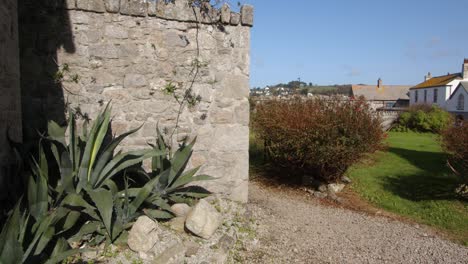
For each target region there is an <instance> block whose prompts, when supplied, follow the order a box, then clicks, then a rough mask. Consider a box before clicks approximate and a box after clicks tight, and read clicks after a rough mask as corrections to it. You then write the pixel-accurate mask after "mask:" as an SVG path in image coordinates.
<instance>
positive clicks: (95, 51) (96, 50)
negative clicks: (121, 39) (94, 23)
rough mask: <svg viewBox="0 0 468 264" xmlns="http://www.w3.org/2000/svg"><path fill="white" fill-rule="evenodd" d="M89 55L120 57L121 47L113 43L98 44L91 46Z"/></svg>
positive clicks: (108, 57)
mask: <svg viewBox="0 0 468 264" xmlns="http://www.w3.org/2000/svg"><path fill="white" fill-rule="evenodd" d="M88 52H89V55H90V56H91V57H98V58H104V59H118V58H119V55H120V50H119V47H118V46H116V45H113V44H97V45H91V46H89V50H88Z"/></svg>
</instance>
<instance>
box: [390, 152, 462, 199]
mask: <svg viewBox="0 0 468 264" xmlns="http://www.w3.org/2000/svg"><path fill="white" fill-rule="evenodd" d="M388 151H389V152H392V153H395V154H396V155H398V156H400V157H402V158H404V159H406V160H407V161H409V162H410V163H411V164H413V165H414V166H416V167H418V168H419V169H421V170H422V171H421V172H420V173H414V174H405V175H397V177H387V178H386V179H385V180H384V183H383V186H384V188H385V189H387V190H389V191H391V192H392V193H394V194H395V195H398V196H400V197H402V198H405V199H409V200H412V201H423V200H456V199H458V197H457V196H456V195H455V192H454V190H455V188H456V187H457V186H458V185H459V183H460V181H459V179H458V178H457V177H456V176H454V175H452V174H451V173H450V172H449V170H448V168H447V167H446V165H445V162H446V157H447V156H446V155H445V154H444V153H437V152H425V151H416V150H408V149H401V148H389V149H388Z"/></svg>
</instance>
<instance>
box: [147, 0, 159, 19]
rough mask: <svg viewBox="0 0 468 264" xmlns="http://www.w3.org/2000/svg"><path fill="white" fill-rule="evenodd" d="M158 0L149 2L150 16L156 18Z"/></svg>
mask: <svg viewBox="0 0 468 264" xmlns="http://www.w3.org/2000/svg"><path fill="white" fill-rule="evenodd" d="M158 2H161V1H158V0H153V1H152V0H150V1H148V16H156V6H157V4H158Z"/></svg>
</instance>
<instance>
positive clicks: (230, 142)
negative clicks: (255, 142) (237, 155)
mask: <svg viewBox="0 0 468 264" xmlns="http://www.w3.org/2000/svg"><path fill="white" fill-rule="evenodd" d="M213 130H214V136H213V137H212V138H211V142H212V148H213V149H212V151H213V150H215V151H216V150H217V151H222V152H233V151H244V150H246V149H248V147H249V127H247V126H241V125H217V126H216V127H215V128H214V129H213ZM220 158H221V157H219V158H218V159H220Z"/></svg>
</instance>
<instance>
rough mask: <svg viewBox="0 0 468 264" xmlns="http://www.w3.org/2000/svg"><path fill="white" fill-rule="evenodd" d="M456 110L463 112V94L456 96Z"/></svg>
mask: <svg viewBox="0 0 468 264" xmlns="http://www.w3.org/2000/svg"><path fill="white" fill-rule="evenodd" d="M457 110H465V96H464V95H463V94H460V95H459V96H458V101H457Z"/></svg>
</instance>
